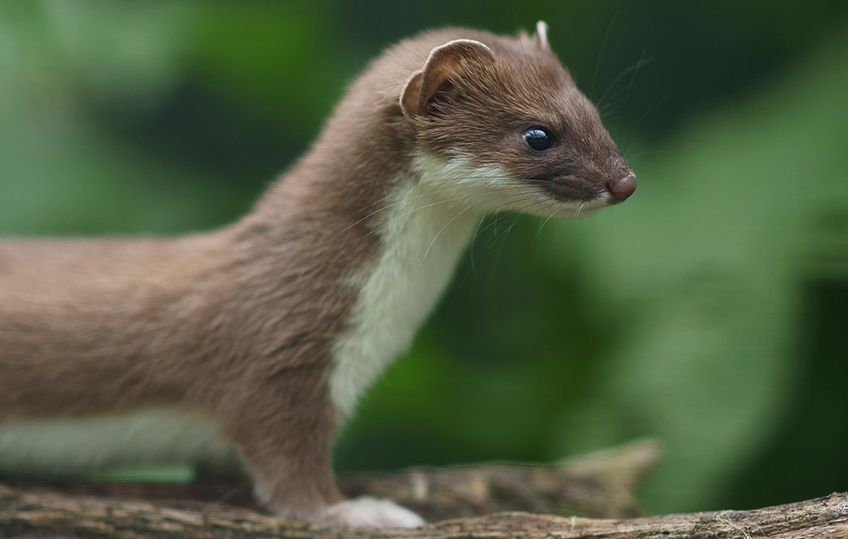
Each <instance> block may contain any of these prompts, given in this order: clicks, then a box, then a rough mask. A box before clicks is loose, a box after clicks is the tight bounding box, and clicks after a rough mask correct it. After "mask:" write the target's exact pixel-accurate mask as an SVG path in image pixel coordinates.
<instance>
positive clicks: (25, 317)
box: [0, 22, 636, 526]
mask: <svg viewBox="0 0 848 539" xmlns="http://www.w3.org/2000/svg"><path fill="white" fill-rule="evenodd" d="M635 188H636V181H635V177H634V174H633V172H632V171H631V170H630V168H629V167H628V165H627V163H626V162H625V160H624V159H623V158H622V156H621V154H620V153H619V151H618V149H617V148H616V146H615V144H614V143H613V141H612V139H611V138H610V136H609V134H608V133H607V131H606V130H605V129H604V127H603V125H602V123H601V120H600V118H599V116H598V112H597V110H596V109H595V107H594V106H592V104H591V103H590V102H589V101H588V100H587V98H586V97H585V96H584V95H583V94H581V93H580V91H579V90H578V89H577V88H576V87H575V85H574V82H573V81H572V79H571V77H570V76H569V74H568V72H567V71H566V70H565V69H564V68H563V67H562V65H561V64H560V62H559V61H558V60H557V57H556V56H555V55H554V53H553V52H551V50H550V47H549V45H548V40H547V36H546V26H545V24H544V23H541V22H540V23H539V24H538V26H537V29H536V32H535V34H534V35H532V36H528V35H527V34H521V35H520V36H519V37H518V38H509V37H499V36H495V35H492V34H489V33H486V32H479V31H472V30H464V29H456V28H450V29H444V30H438V31H431V32H426V33H423V34H421V35H419V36H417V37H414V38H411V39H407V40H405V41H401V42H400V43H398V44H397V45H395V46H392V47H390V48H389V49H388V50H387V51H385V52H384V53H383V54H382V55H381V56H380V57H378V58H377V59H376V60H375V61H374V62H373V63H371V65H370V66H369V67H368V68H367V69H366V71H365V72H364V74H363V75H362V76H360V77H359V78H358V79H357V80H356V81H355V82H353V84H352V85H351V86H350V88H349V89H348V91H347V93H346V95H345V96H344V98H343V99H342V100H341V102H340V103H339V104H338V106H337V107H336V108H335V110H334V112H333V114H332V116H331V117H330V119H329V120H328V121H327V123H326V125H325V127H324V129H323V131H322V132H321V135H320V136H319V138H318V140H317V141H316V142H315V144H314V145H313V146H312V148H311V149H310V150H309V151H308V153H307V154H306V155H305V156H303V157H302V158H301V159H300V160H299V161H298V162H297V163H295V164H294V166H293V167H292V168H291V169H290V170H289V171H288V172H286V173H285V174H283V175H282V176H281V177H280V178H279V179H278V180H277V181H276V182H275V183H274V184H273V185H272V186H271V187H270V189H269V190H268V191H267V192H266V193H265V195H264V196H263V197H262V198H261V199H260V200H259V201H258V203H257V204H256V205H255V207H254V208H253V210H252V211H251V212H250V213H249V214H247V215H246V216H245V217H244V218H242V219H241V220H239V221H238V222H236V223H234V224H232V225H230V226H226V227H224V228H221V229H219V230H215V231H213V232H208V233H202V234H194V235H188V236H184V237H180V238H176V239H166V238H149V237H141V238H137V239H124V238H121V239H117V238H116V239H37V240H22V239H7V240H5V241H3V242H0V421H2V425H0V462H2V463H4V464H2V465H0V469H4V470H6V471H9V466H10V465H9V464H8V462H9V461H10V459H11V460H14V458H19V457H15V451H16V450H18V452H21V451H22V450H25V452H26V453H27V456H31V457H32V458H33V459H36V457H37V454H36V453H37V451H35V450H33V451H32V452H30V449H29V447H30V446H29V445H27V443H29V442H27V440H31V439H35V438H37V437H38V436H37V435H36V434H37V433H38V432H40V431H38V425H44V424H48V425H54V426H56V425H58V426H61V427H63V428H67V429H73V428H76V427H77V426H78V427H79V428H81V429H83V431H82V432H85V433H86V434H85V436H84V437H85V438H88V440H87V441H88V442H89V443H88V444H87V445H88V446H92V447H93V448H94V451H95V454H94V455H93V456H92V455H91V454H89V453H85V451H83V448H82V447H77V444H78V443H79V444H81V446H82V445H86V444H83V443H82V441H81V440H80V439H79V438H76V439H74V440H75V441H73V442H68V443H67V444H64V445H63V447H60V448H53V453H56V454H57V455H53V457H55V458H56V459H57V462H59V464H57V466H59V465H61V462H72V461H73V460H74V459H77V458H78V459H81V460H83V461H85V462H88V461H86V460H85V459H89V461H91V462H92V463H94V462H95V461H96V462H102V461H108V462H112V461H111V460H110V459H112V458H113V456H112V455H111V454H108V453H107V452H105V450H104V449H103V448H104V447H106V446H107V444H106V442H105V441H104V440H102V439H101V438H102V437H105V436H107V434H109V433H113V432H117V431H118V430H119V429H118V428H117V427H116V425H117V424H119V423H120V422H121V420H123V419H128V418H135V419H136V420H138V421H147V423H148V425H147V430H143V431H142V432H143V433H144V434H143V435H140V436H141V437H142V438H146V437H147V436H148V435H149V433H150V432H151V431H156V430H157V429H158V430H161V431H162V432H161V434H162V436H164V437H168V436H170V437H171V438H172V440H171V441H173V442H175V443H182V444H187V445H189V446H192V444H193V446H194V447H193V448H192V450H197V451H200V452H203V451H205V450H210V451H211V450H212V449H210V448H214V449H215V450H217V449H219V448H234V450H235V451H236V452H237V454H238V456H239V458H240V459H241V461H242V462H243V464H244V467H245V469H246V470H247V472H248V474H249V475H250V476H251V478H252V481H253V484H254V489H255V493H256V495H257V497H258V499H259V500H260V501H261V502H262V503H263V504H264V505H265V506H266V507H267V508H268V509H269V510H270V511H272V512H274V513H276V514H278V515H282V516H286V517H293V518H298V519H304V520H308V521H313V522H322V523H336V524H346V525H353V526H417V525H420V524H421V523H422V520H421V519H420V518H419V517H418V516H417V515H415V514H414V513H412V512H411V511H409V510H407V509H404V508H402V507H399V506H397V505H395V504H393V503H392V502H390V501H387V500H375V499H371V498H359V499H354V500H345V499H344V497H343V496H342V495H341V494H340V493H339V491H338V489H337V488H336V485H335V481H334V476H333V471H332V468H331V454H330V449H331V442H332V439H333V433H334V430H335V428H336V427H337V425H338V424H339V422H340V421H343V420H344V419H345V418H346V417H348V416H350V415H351V414H352V413H353V411H354V408H355V406H356V402H357V399H358V398H359V397H360V396H361V395H362V393H363V392H364V391H365V390H366V389H367V388H368V386H369V385H371V383H372V382H374V380H375V379H376V378H377V377H378V376H379V375H380V373H381V372H382V371H383V369H384V368H385V367H386V365H387V364H388V363H389V362H390V361H392V359H393V358H395V357H396V356H397V355H398V354H399V353H400V352H402V351H403V350H404V349H406V348H407V347H408V346H409V344H410V342H411V340H412V338H413V336H414V335H415V332H416V329H417V328H418V327H419V326H420V325H421V323H422V322H423V321H424V320H425V319H426V317H427V315H428V314H429V313H430V311H431V310H432V309H433V307H434V305H435V304H436V302H437V301H438V299H439V296H440V295H441V293H442V291H443V290H444V289H445V287H446V286H447V284H448V282H449V281H450V279H451V275H452V273H453V270H454V267H455V266H456V264H457V261H458V259H459V258H460V255H461V253H462V252H463V249H464V248H465V246H466V244H467V243H468V242H469V239H470V238H471V236H472V234H473V233H474V230H475V226H476V225H477V223H478V222H479V220H480V218H481V216H482V215H483V214H485V213H487V212H496V211H503V210H514V211H520V212H528V213H531V214H536V215H541V216H544V217H550V216H552V215H554V216H557V217H574V216H577V215H586V214H589V213H590V212H591V211H592V210H597V209H599V208H602V207H604V206H607V205H610V204H615V203H617V202H621V201H623V200H624V199H626V198H627V197H628V196H630V195H631V194H632V193H633V191H634V189H635ZM138 421H137V423H138ZM97 425H102V430H98V429H99V428H101V427H97ZM86 428H87V429H88V430H85V429H86ZM27 433H30V434H32V436H31V437H30V436H28V435H27ZM4 436H5V438H4ZM122 436H125V438H123V443H124V444H125V445H136V443H137V442H138V440H137V439H136V438H133V435H132V434H126V433H124V434H123V435H122ZM83 441H86V440H83ZM166 442H167V440H166ZM157 443H158V442H157ZM154 445H155V444H154ZM169 447H170V446H169V445H168V443H164V445H160V446H156V448H155V449H152V450H151V451H154V452H156V451H158V452H159V453H158V454H160V455H161V454H169V453H168V451H170V450H171V449H169ZM124 449H127V448H124ZM97 451H101V452H103V454H98V453H97ZM84 453H85V454H84ZM25 461H26V458H24V459H23V460H19V461H17V462H18V463H21V462H25ZM13 466H14V465H13Z"/></svg>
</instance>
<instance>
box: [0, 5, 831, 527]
mask: <svg viewBox="0 0 848 539" xmlns="http://www.w3.org/2000/svg"><path fill="white" fill-rule="evenodd" d="M540 18H541V19H545V20H546V21H547V22H548V23H549V25H550V27H551V39H552V42H553V46H554V48H555V49H556V50H557V51H558V52H559V54H560V56H561V57H562V58H563V59H564V60H565V61H566V63H568V64H569V65H570V66H571V67H572V68H573V72H574V74H575V78H576V79H577V81H578V83H579V84H580V85H581V87H582V88H583V89H584V90H585V91H586V92H587V93H590V94H592V96H593V97H594V98H596V99H601V98H603V101H604V103H602V105H603V107H602V108H603V110H606V111H611V112H614V113H615V114H614V115H612V114H611V115H609V116H608V117H607V119H608V120H609V122H608V124H609V127H610V128H611V132H612V133H613V135H614V136H616V137H617V138H619V139H620V145H621V147H622V148H623V149H625V150H626V151H625V153H626V154H627V156H628V157H629V158H630V160H631V162H632V164H633V166H634V169H635V170H636V173H637V175H638V177H639V185H640V186H639V190H638V191H637V193H636V194H635V195H634V197H633V198H632V199H630V200H628V201H627V202H626V203H625V204H622V205H621V206H620V207H615V208H610V209H607V210H604V211H603V212H601V213H599V214H598V215H597V216H593V217H591V218H589V219H581V220H579V221H573V222H564V223H553V222H548V223H542V222H540V221H537V220H534V219H530V218H522V217H516V216H498V217H494V218H491V219H490V220H488V221H487V222H486V223H485V224H484V226H483V227H482V229H481V232H480V234H479V235H478V237H477V238H476V239H475V241H474V244H473V245H472V247H471V249H470V250H469V254H468V256H467V257H466V261H465V263H464V264H463V266H462V267H461V268H460V269H459V271H458V273H457V279H456V282H455V284H454V286H453V288H452V289H451V291H450V293H449V294H448V296H447V297H446V298H445V300H444V302H443V303H442V305H441V307H440V308H439V310H438V312H437V313H436V314H435V316H434V318H433V320H432V322H431V323H430V324H429V325H428V327H426V328H425V329H424V330H423V332H422V334H421V335H420V337H419V339H418V340H417V342H416V345H415V346H414V348H413V350H412V351H411V352H410V353H409V354H408V356H407V357H405V358H403V359H402V360H401V361H398V362H397V363H396V364H395V365H393V366H392V368H391V369H390V370H389V372H388V373H387V374H386V376H385V377H384V378H383V379H382V380H381V381H380V383H379V384H378V386H377V387H376V388H375V389H374V391H372V392H371V393H370V394H369V395H368V396H367V397H366V399H365V400H364V402H363V403H362V406H361V407H360V412H359V414H358V415H357V417H356V418H355V419H354V421H353V422H352V423H351V424H350V425H349V426H348V427H347V428H346V429H345V431H344V434H343V436H342V438H341V439H340V441H339V444H338V453H337V455H338V456H337V460H338V465H339V467H340V468H341V469H348V470H350V469H364V468H370V469H389V468H394V467H398V466H404V465H411V464H428V463H434V464H441V463H450V462H459V461H470V460H480V459H506V458H510V459H527V460H553V459H558V458H560V457H563V456H565V455H566V454H569V453H573V452H577V451H583V450H588V449H595V448H600V447H603V446H606V445H611V444H614V443H618V442H621V441H625V440H627V439H630V438H633V437H636V436H642V435H653V436H658V437H660V438H661V439H662V440H663V441H664V442H665V443H666V446H667V454H666V458H665V461H664V464H663V467H662V468H661V469H660V471H659V472H658V474H657V475H656V477H655V478H654V479H653V480H652V482H651V483H650V485H649V486H648V488H647V489H646V491H645V492H644V497H643V499H644V502H645V504H646V507H648V508H649V509H650V510H652V511H682V510H697V509H711V508H720V507H727V506H730V505H733V506H735V507H740V508H741V507H743V506H749V507H750V506H756V505H765V504H767V503H778V502H789V501H795V500H798V499H801V498H804V497H811V496H816V495H824V494H827V493H829V492H830V491H833V490H846V489H848V464H846V461H845V459H844V447H845V445H846V441H848V439H846V435H845V434H844V428H843V424H842V417H843V416H844V415H845V414H846V413H848V409H846V408H848V405H846V404H845V402H848V401H845V399H844V398H843V397H842V393H843V392H844V391H843V388H844V387H845V386H846V385H847V384H848V371H847V370H846V369H848V364H846V362H845V351H844V346H843V339H844V337H843V336H842V334H843V333H844V331H845V327H846V324H847V323H848V312H846V308H845V304H846V302H848V181H846V177H845V171H846V170H848V151H846V140H848V128H847V127H846V126H848V107H846V105H845V89H846V88H848V31H847V30H848V26H846V18H845V9H844V6H843V5H842V4H841V3H836V2H828V1H826V0H819V1H814V2H810V1H804V2H802V1H800V0H785V1H782V2H777V3H775V2H747V3H738V2H731V1H730V0H727V1H722V2H710V3H706V2H690V3H676V4H668V3H664V2H659V0H657V1H654V2H647V3H621V2H613V1H611V0H610V1H603V2H590V1H588V0H586V1H577V0H575V1H572V2H559V1H539V2H534V3H533V4H532V5H524V4H521V3H518V2H516V1H513V0H510V1H495V2H482V1H477V0H475V1H470V2H465V3H457V2H444V1H441V0H431V1H430V2H428V3H426V4H424V3H420V4H419V3H411V2H406V3H399V2H373V1H370V2H355V1H351V2H343V3H342V2H338V3H335V2H329V1H313V2H280V3H265V2H242V3H225V2H205V3H199V2H188V1H181V2H164V1H161V2H156V1H149V2H128V3H107V2H96V1H93V0H90V1H81V2H72V3H69V2H61V1H59V0H44V1H41V2H24V1H19V2H7V3H5V4H3V5H2V6H0V73H2V76H0V232H2V233H4V234H35V233H39V234H44V233H49V234H80V233H86V234H89V233H90V234H102V233H151V232H152V233H163V234H174V233H180V232H184V231H189V230H197V229H204V228H210V227H214V226H217V225H220V224H222V223H225V222H228V221H230V220H232V219H234V218H236V217H237V216H238V215H240V214H242V213H244V212H245V211H247V209H248V208H249V205H250V203H251V202H252V200H254V199H255V198H256V196H258V194H259V192H260V191H261V189H262V186H263V185H265V184H266V183H267V182H269V181H270V180H271V179H272V178H273V177H274V176H275V175H276V174H277V173H279V171H280V170H283V169H284V168H285V166H286V165H287V164H289V163H291V161H292V160H293V159H294V158H295V157H296V156H297V155H298V154H300V153H301V152H302V151H304V150H305V148H306V147H307V146H308V144H309V143H310V142H311V140H312V139H313V138H314V136H315V135H316V133H317V132H318V130H319V129H320V126H321V122H322V120H323V118H324V117H326V116H327V114H328V113H329V110H330V108H331V107H332V104H333V102H334V101H335V100H336V99H337V98H338V96H339V95H341V93H342V92H343V88H344V85H345V84H346V83H347V82H348V81H349V80H350V79H351V78H352V77H354V76H355V74H356V73H357V72H358V71H359V70H360V69H361V68H362V67H363V66H364V65H365V63H366V62H367V60H368V58H369V57H371V56H373V55H374V54H376V53H377V52H378V51H379V50H380V49H381V48H383V47H384V46H385V45H386V44H387V43H389V42H392V41H395V40H397V39H399V38H401V37H403V36H405V35H408V34H410V33H413V32H416V31H418V30H421V29H423V28H424V27H429V26H437V25H444V24H463V25H468V26H475V27H485V28H490V29H493V30H496V31H501V32H513V31H515V30H516V29H517V28H518V27H524V28H531V27H532V25H533V23H534V22H535V20H536V19H540ZM643 51H644V53H643ZM643 54H644V55H645V57H647V58H650V59H651V60H652V62H651V63H650V64H648V65H647V66H645V67H639V69H637V70H630V71H629V70H628V66H632V65H635V64H636V63H637V62H638V61H639V60H640V58H642V56H643ZM634 75H635V78H634ZM622 133H623V136H622ZM840 450H841V451H840ZM793 469H798V470H803V472H802V473H794V474H792V473H789V472H788V470H793ZM823 470H826V472H823Z"/></svg>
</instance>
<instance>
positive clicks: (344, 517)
mask: <svg viewBox="0 0 848 539" xmlns="http://www.w3.org/2000/svg"><path fill="white" fill-rule="evenodd" d="M326 514H327V522H328V523H331V524H339V525H342V526H351V527H357V528H417V527H418V526H423V525H424V524H425V522H424V519H422V518H421V517H419V516H418V515H416V514H415V513H413V512H412V511H410V510H409V509H406V508H405V507H401V506H399V505H398V504H396V503H394V502H392V501H390V500H386V499H378V498H372V497H370V496H360V497H359V498H355V499H353V500H345V501H343V502H339V503H337V504H335V505H331V506H330V507H328V508H327V513H326Z"/></svg>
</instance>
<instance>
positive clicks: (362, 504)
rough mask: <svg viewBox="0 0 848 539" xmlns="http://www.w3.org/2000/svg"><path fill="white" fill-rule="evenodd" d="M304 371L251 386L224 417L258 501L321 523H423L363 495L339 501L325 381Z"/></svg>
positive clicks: (280, 512)
mask: <svg viewBox="0 0 848 539" xmlns="http://www.w3.org/2000/svg"><path fill="white" fill-rule="evenodd" d="M297 371H300V372H297ZM310 371H311V369H309V368H305V369H290V370H287V371H286V373H285V376H280V378H284V380H276V381H274V380H263V381H257V382H256V383H255V384H253V386H252V387H251V390H250V391H249V395H246V394H244V393H243V394H242V395H241V398H240V399H238V400H239V404H240V405H239V408H238V411H237V413H234V414H232V415H231V417H229V419H228V423H229V428H228V430H229V432H230V435H231V436H232V437H233V439H234V441H235V442H236V445H237V446H238V448H239V450H240V452H241V455H242V457H243V459H244V461H245V464H246V466H247V468H248V471H249V473H250V474H251V476H252V478H253V481H254V492H255V493H256V496H257V498H258V499H259V501H260V502H261V503H262V504H263V505H264V506H265V507H266V508H268V509H269V510H270V511H272V512H273V513H275V514H277V515H280V516H284V517H290V518H296V519H301V520H306V521H310V522H316V523H323V524H337V525H347V526H356V527H415V526H420V525H422V524H424V521H423V520H422V519H421V517H419V516H418V515H416V514H415V513H413V512H412V511H410V510H408V509H405V508H403V507H400V506H399V505H397V504H395V503H394V502H391V501H389V500H384V499H376V498H372V497H367V496H363V497H360V498H356V499H352V500H346V499H345V498H344V496H342V494H341V493H340V492H339V490H338V488H337V487H336V483H335V476H334V474H333V470H332V455H331V450H330V448H331V445H332V437H333V430H334V423H335V410H334V409H333V408H332V406H331V404H330V400H329V395H328V390H327V386H326V377H325V376H323V373H320V372H310ZM275 378H276V377H275Z"/></svg>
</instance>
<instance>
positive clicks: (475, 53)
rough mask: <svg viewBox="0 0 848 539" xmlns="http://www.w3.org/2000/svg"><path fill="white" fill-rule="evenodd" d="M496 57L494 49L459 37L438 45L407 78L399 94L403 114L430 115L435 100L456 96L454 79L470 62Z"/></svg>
mask: <svg viewBox="0 0 848 539" xmlns="http://www.w3.org/2000/svg"><path fill="white" fill-rule="evenodd" d="M494 60H495V55H494V53H493V52H492V49H490V48H489V47H487V46H486V45H484V44H482V43H480V42H479V41H474V40H471V39H456V40H454V41H450V42H448V43H445V44H444V45H441V46H439V47H436V48H435V49H433V50H432V51H430V56H429V57H428V58H427V61H426V62H425V63H424V68H423V69H421V70H420V71H416V72H415V73H413V74H412V76H410V77H409V79H407V81H406V85H405V86H404V88H403V91H402V92H401V94H400V107H401V109H402V110H403V114H404V116H406V117H407V118H412V117H414V116H427V115H429V114H430V112H431V111H432V106H433V103H435V102H437V101H444V100H450V99H453V98H454V97H455V96H456V88H455V87H454V84H453V83H454V82H455V81H457V80H459V79H461V78H462V77H464V76H465V75H466V73H467V70H468V66H469V65H473V64H478V65H486V66H488V65H491V63H492V62H494Z"/></svg>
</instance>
